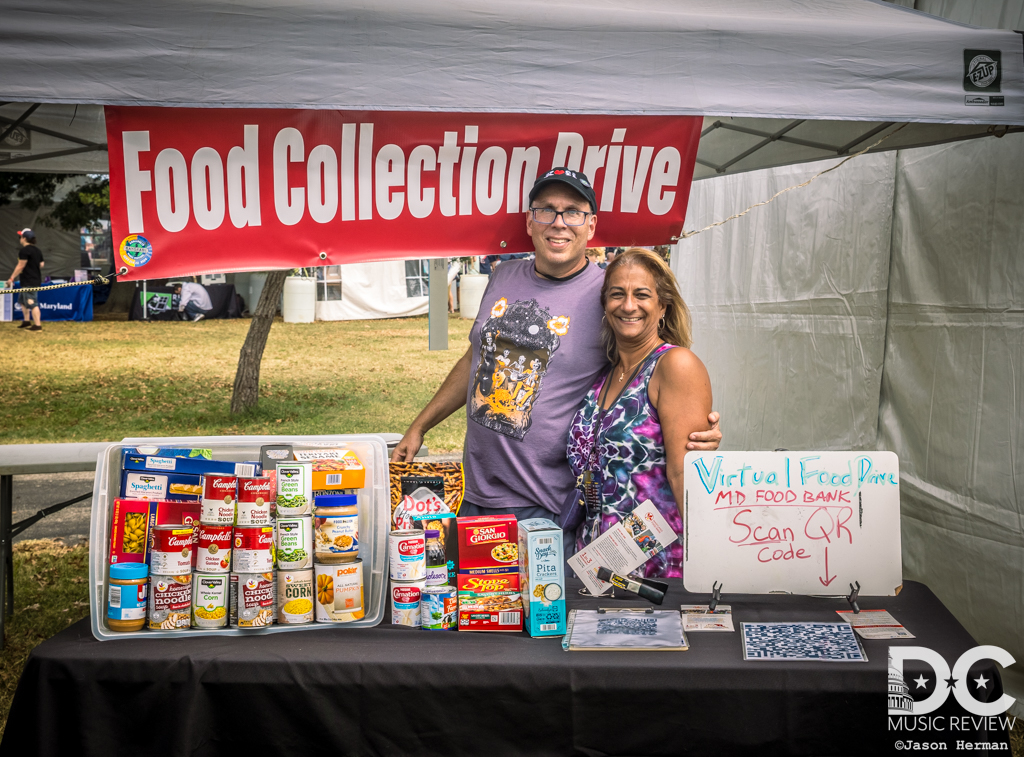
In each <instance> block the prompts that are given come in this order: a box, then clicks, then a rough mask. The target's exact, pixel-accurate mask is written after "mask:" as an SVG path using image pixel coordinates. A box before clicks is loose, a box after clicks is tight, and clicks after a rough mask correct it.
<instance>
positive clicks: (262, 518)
mask: <svg viewBox="0 0 1024 757" xmlns="http://www.w3.org/2000/svg"><path fill="white" fill-rule="evenodd" d="M273 486H274V482H273V481H271V480H270V479H269V478H239V479H238V503H237V505H236V508H235V525H236V526H269V525H270V497H271V492H272V490H273Z"/></svg>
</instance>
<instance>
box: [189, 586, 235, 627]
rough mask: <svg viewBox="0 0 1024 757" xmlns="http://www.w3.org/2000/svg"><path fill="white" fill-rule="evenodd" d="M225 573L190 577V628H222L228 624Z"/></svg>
mask: <svg viewBox="0 0 1024 757" xmlns="http://www.w3.org/2000/svg"><path fill="white" fill-rule="evenodd" d="M228 579H229V576H228V574H227V573H196V574H195V575H194V576H192V627H193V628H224V627H225V626H226V625H227V624H228V594H229V592H228Z"/></svg>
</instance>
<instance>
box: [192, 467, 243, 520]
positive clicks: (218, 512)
mask: <svg viewBox="0 0 1024 757" xmlns="http://www.w3.org/2000/svg"><path fill="white" fill-rule="evenodd" d="M237 494H238V477H237V476H216V475H212V474H211V475H207V476H203V509H202V512H201V514H200V516H199V519H200V520H201V521H202V522H203V523H219V524H220V525H222V526H230V525H232V524H233V523H234V522H235V498H236V496H237Z"/></svg>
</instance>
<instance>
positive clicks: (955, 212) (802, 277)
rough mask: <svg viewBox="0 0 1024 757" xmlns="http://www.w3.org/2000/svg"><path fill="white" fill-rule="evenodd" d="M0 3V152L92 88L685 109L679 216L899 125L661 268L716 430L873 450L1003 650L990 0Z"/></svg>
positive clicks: (1012, 144)
mask: <svg viewBox="0 0 1024 757" xmlns="http://www.w3.org/2000/svg"><path fill="white" fill-rule="evenodd" d="M903 4H909V3H903ZM5 6H7V7H5V8H4V21H5V30H6V31H7V32H8V33H7V36H6V39H5V44H4V45H3V46H2V47H0V68H2V69H3V71H4V73H5V76H4V77H3V81H0V100H2V101H4V102H9V103H12V104H8V105H5V106H3V107H2V108H0V123H5V124H7V125H8V126H16V125H17V124H16V122H17V121H18V120H19V119H21V118H22V117H25V120H24V121H23V122H22V124H20V126H23V127H24V128H26V129H27V130H28V131H31V133H32V136H33V140H32V143H31V145H26V144H25V143H24V140H20V141H19V144H17V145H13V146H10V152H9V155H10V157H6V158H5V157H3V156H2V155H0V169H5V168H8V169H9V168H14V167H15V165H17V166H20V167H22V168H24V169H28V168H29V167H30V166H38V167H44V166H53V165H57V163H56V162H55V161H58V160H66V159H68V158H70V157H76V158H78V159H81V160H82V161H85V160H87V159H88V160H92V161H97V160H98V158H100V156H102V155H103V152H102V150H103V146H102V140H103V139H104V137H103V132H102V129H101V128H99V124H100V123H101V117H102V114H101V111H100V106H101V105H102V104H124V105H133V104H138V105H142V104H148V105H168V106H174V105H179V106H184V105H190V106H206V107H223V106H239V107H257V106H262V107H307V108H308V107H323V108H348V109H360V108H362V109H368V110H379V109H390V110H447V111H525V112H533V113H544V112H548V113H565V112H570V113H619V112H621V113H638V112H645V113H658V114H678V115H694V114H696V115H703V116H706V120H705V124H704V127H705V128H704V132H705V133H704V138H703V139H702V142H701V150H700V151H699V152H698V173H697V174H696V178H708V179H709V180H708V181H697V182H696V184H695V187H694V192H693V194H692V196H691V221H690V222H688V224H687V227H688V228H694V227H697V226H700V225H703V224H705V223H707V222H710V221H713V220H719V219H720V218H723V217H725V216H726V215H728V214H729V213H730V212H733V211H738V210H742V209H743V208H744V207H746V206H747V205H749V204H751V203H752V202H755V201H759V200H763V199H765V198H766V196H768V194H770V193H771V191H774V189H776V188H779V189H780V188H783V187H784V186H788V185H790V184H792V183H798V181H799V180H802V178H804V177H807V176H809V175H810V174H811V173H813V171H814V169H815V167H814V166H805V167H802V168H777V169H772V170H771V171H770V172H768V173H762V174H757V175H752V174H746V175H745V176H739V177H735V176H730V175H729V174H733V173H739V172H743V171H751V170H754V169H759V168H764V167H768V166H780V165H785V164H793V163H800V162H804V161H809V160H820V159H823V158H826V157H830V156H834V155H843V154H850V153H853V152H857V151H858V150H859V149H862V148H863V147H864V146H866V145H868V144H871V143H872V142H873V141H874V140H876V139H878V138H880V137H883V136H885V135H886V134H888V133H891V132H893V131H894V130H895V128H896V125H897V124H899V123H903V122H911V125H910V126H907V127H905V128H903V129H902V130H901V131H900V132H899V133H898V134H895V135H894V136H892V137H891V138H890V139H889V140H887V141H886V142H884V143H883V144H882V145H880V146H879V148H878V149H879V150H880V151H881V150H884V151H887V152H885V153H884V154H882V155H878V156H871V157H867V158H860V159H858V161H856V162H855V163H852V164H850V165H849V166H847V167H845V168H844V169H843V171H842V172H839V173H834V174H831V175H830V176H828V177H826V178H824V179H822V180H819V182H818V183H816V184H814V185H812V186H811V187H810V188H808V189H806V190H803V191H802V192H800V193H789V194H787V195H785V196H784V197H783V198H780V200H779V201H777V202H776V203H775V204H774V205H773V206H770V207H769V208H766V209H761V211H760V212H759V214H758V215H756V216H753V217H751V218H748V221H753V219H757V220H756V221H754V222H750V223H733V224H730V225H728V226H726V227H724V228H723V229H721V230H717V231H713V232H708V233H707V234H705V235H702V236H700V237H697V238H695V239H692V240H689V241H686V242H684V243H683V244H682V245H680V248H679V251H678V253H677V255H676V262H675V265H676V266H677V268H678V269H679V271H680V273H681V274H683V273H684V268H685V275H682V276H681V278H682V281H683V287H684V293H685V294H686V296H687V298H688V299H689V300H690V302H691V304H692V305H693V306H694V311H695V317H696V321H697V339H698V341H697V349H698V350H699V351H700V350H703V349H704V348H703V347H702V346H701V345H709V346H710V347H712V348H713V349H712V350H706V351H705V352H703V353H702V354H706V355H708V363H709V368H710V369H711V371H712V376H713V378H714V380H715V382H716V396H717V397H718V398H719V399H720V400H721V402H720V403H716V404H718V407H720V408H721V409H722V410H723V411H724V413H725V415H726V419H727V421H726V432H727V434H728V436H727V443H728V444H729V445H730V446H731V447H733V448H737V447H753V448H758V447H769V448H770V447H774V446H790V447H805V448H806V447H820V448H830V447H855V448H856V447H872V446H873V445H880V446H884V447H888V448H891V449H894V450H895V451H897V452H898V453H899V455H900V458H901V461H902V480H901V485H902V493H903V508H904V512H903V515H904V519H903V524H904V525H903V527H904V550H905V552H904V560H905V565H906V570H907V575H908V577H912V578H921V579H923V580H925V581H926V582H927V583H929V585H931V586H932V588H933V589H935V590H936V591H937V592H938V593H939V594H940V596H942V598H943V599H944V600H945V601H946V602H947V603H949V605H950V606H951V607H952V608H953V610H954V611H955V612H956V614H957V615H958V617H959V618H960V619H961V620H962V621H963V622H964V623H965V624H966V625H967V626H968V628H970V629H971V630H972V631H973V632H974V634H975V636H976V638H978V640H979V641H980V642H983V643H986V642H987V643H994V644H998V645H1000V646H1004V647H1005V648H1007V649H1008V650H1010V651H1011V653H1013V654H1014V656H1015V657H1017V658H1018V659H1024V642H1022V640H1021V629H1022V628H1024V622H1022V618H1021V615H1022V608H1024V592H1022V581H1024V578H1022V577H1024V561H1022V551H1024V547H1022V545H1024V537H1022V526H1021V522H1022V518H1021V515H1022V513H1021V501H1022V500H1024V498H1022V497H1021V496H1020V495H1019V494H1018V493H1017V492H1019V491H1022V490H1024V487H1022V486H1021V481H1022V473H1024V471H1022V469H1021V462H1020V461H1021V460H1022V459H1024V455H1022V452H1024V450H1022V448H1021V439H1022V434H1021V431H1022V430H1024V429H1022V428H1021V426H1020V424H1021V420H1020V419H1021V418H1022V417H1024V414H1022V413H1021V412H1020V409H1019V408H1018V404H1019V401H1018V399H1017V398H1018V397H1020V396H1024V393H1022V391H1021V390H1022V389H1024V387H1022V386H1021V378H1020V377H1021V376H1022V375H1024V358H1022V350H1024V343H1022V336H1021V335H1022V333H1024V329H1022V321H1021V313H1022V312H1024V303H1022V301H1021V282H1022V281H1024V277H1022V275H1021V274H1022V273H1024V271H1022V270H1021V262H1020V261H1021V260H1022V259H1024V256H1022V255H1021V254H1020V245H1021V231H1020V218H1021V217H1022V215H1024V213H1022V212H1021V211H1022V210H1024V208H1022V207H1021V205H1022V202H1021V195H1020V190H1019V188H1018V186H1019V166H1020V165H1021V160H1022V158H1024V154H1022V152H1021V149H1022V148H1021V142H1020V137H1019V136H1017V135H1014V134H1008V132H1012V131H1016V130H1019V129H1020V125H1021V124H1024V91H1022V90H1024V86H1022V85H1024V56H1022V40H1021V36H1020V35H1019V34H1015V33H1013V32H1012V31H999V30H994V29H993V28H984V29H979V28H972V27H970V26H966V25H965V24H975V25H980V26H985V27H1002V28H1004V29H1014V28H1017V29H1020V28H1024V23H1022V22H1021V5H1020V3H1019V2H1018V1H1016V0H1002V1H1001V2H1000V1H999V0H994V1H993V2H987V3H984V4H981V3H971V2H967V1H966V0H918V2H917V3H916V5H915V7H916V8H917V9H918V10H925V11H929V12H932V13H935V14H938V15H944V16H947V17H948V18H949V19H951V20H943V19H939V18H936V17H930V16H927V15H924V14H922V13H915V12H913V11H911V10H908V9H905V8H901V7H896V6H894V5H887V4H883V3H875V2H871V1H870V0H820V1H819V2H809V1H803V0H780V1H778V2H771V3H768V2H755V1H754V0H731V1H730V2H712V0H703V1H700V0H689V1H687V2H679V1H678V0H649V1H648V2H639V1H637V0H634V1H633V2H629V1H627V2H619V3H616V4H615V5H614V6H599V5H595V4H594V3H592V2H585V1H584V0H567V1H566V2H562V3H559V4H551V3H539V2H535V1H526V0H520V1H519V2H509V3H501V4H484V5H481V4H479V3H469V2H464V1H461V2H460V1H458V0H447V1H446V2H437V3H430V4H426V5H425V4H422V3H414V2H411V1H410V0H390V1H386V2H378V3H374V4H372V5H370V6H360V7H344V8H339V7H338V5H337V4H336V3H330V2H327V0H304V1H303V2H288V3H266V2H256V1H254V0H250V1H249V2H246V3H231V2H227V0H219V1H218V0H215V1H214V2H205V3H198V2H187V1H186V0H172V1H171V2H167V3H163V4H160V5H159V6H157V5H139V4H136V3H130V2H127V0H101V1H99V2H94V3H89V4H81V3H74V2H72V1H71V0H39V2H36V3H33V4H31V5H29V4H18V5H15V4H14V3H9V2H8V3H5ZM11 6H14V7H11ZM581 20H583V21H584V22H585V23H581ZM967 50H987V51H997V52H998V53H999V55H1000V63H1001V74H1002V80H1001V86H1000V89H999V92H998V93H994V91H992V92H982V93H978V92H975V91H968V90H965V84H964V68H965V57H964V53H965V51H967ZM553 72H557V73H556V74H553ZM425 80H427V81H429V85H428V86H424V81H425ZM552 82H555V83H556V84H557V86H553V85H552ZM993 97H995V98H997V100H995V101H994V100H992V99H991V98H993ZM978 98H981V99H980V100H979V99H978ZM984 98H989V99H984ZM998 98H1003V99H1002V101H1001V102H1002V104H999V103H998ZM39 103H43V105H42V106H41V107H38V108H36V109H34V110H33V111H32V112H29V110H30V108H31V107H32V106H33V105H35V104H39ZM975 103H978V104H975ZM26 113H27V115H26ZM44 118H47V119H51V121H50V122H49V123H50V125H49V126H42V127H40V128H39V129H36V128H35V127H32V128H29V127H30V126H31V124H34V123H37V122H38V123H44V122H43V121H42V119H44ZM36 119H39V120H38V121H37V120H36ZM55 124H57V125H59V128H56V126H55ZM43 128H45V129H47V130H48V132H50V133H49V134H47V132H43V131H42V130H41V129H43ZM12 133H13V132H12ZM37 134H40V135H46V136H47V137H48V138H49V137H52V138H53V139H54V140H55V141H54V142H52V143H46V142H44V140H43V138H42V136H39V137H38V139H37V138H36V135H37ZM55 135H56V136H55ZM1003 135H1005V136H1003ZM992 136H1003V138H1002V139H993V138H992ZM970 137H986V138H984V139H979V140H977V141H974V142H968V143H964V144H959V145H952V146H951V145H946V146H941V147H925V148H923V149H921V150H914V151H909V150H908V151H906V152H899V153H893V152H892V150H894V149H897V148H899V149H901V150H905V149H906V148H910V147H915V146H918V147H920V146H924V145H935V144H939V143H942V142H947V141H950V140H957V139H965V138H970ZM4 149H8V148H7V146H5V147H4ZM16 153H17V154H16ZM39 156H45V161H39V162H34V161H33V160H31V158H34V157H39ZM13 161H17V163H14V162H13ZM73 162H74V161H69V163H73ZM61 165H65V164H61ZM75 165H79V164H75ZM80 165H85V163H84V162H83V163H82V164H80ZM90 165H93V166H95V165H97V162H94V163H91V164H90ZM19 170H20V169H19ZM40 170H43V169H42V168H40ZM45 170H53V169H51V168H46V169H45ZM91 170H100V169H91ZM711 177H721V178H711ZM769 398H770V399H771V401H769ZM729 418H735V419H737V420H735V421H732V422H730V421H729V420H728V419H729ZM1007 681H1008V682H1010V683H1011V684H1013V685H1015V686H1017V688H1016V689H1013V690H1014V691H1016V692H1017V695H1018V696H1021V692H1024V687H1021V686H1020V685H1019V683H1018V684H1014V683H1013V682H1014V681H1018V679H1017V678H1015V677H1014V674H1013V673H1012V672H1011V673H1010V674H1009V675H1008V676H1007Z"/></svg>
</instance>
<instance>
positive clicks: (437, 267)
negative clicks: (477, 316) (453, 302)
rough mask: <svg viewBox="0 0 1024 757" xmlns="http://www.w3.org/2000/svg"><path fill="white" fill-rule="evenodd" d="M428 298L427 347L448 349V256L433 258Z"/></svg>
mask: <svg viewBox="0 0 1024 757" xmlns="http://www.w3.org/2000/svg"><path fill="white" fill-rule="evenodd" d="M429 282H430V290H429V292H428V295H429V296H428V298H427V324H428V326H427V329H428V332H429V336H428V339H427V341H428V345H427V349H429V350H431V351H434V350H446V349H448V258H431V260H430V279H429Z"/></svg>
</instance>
